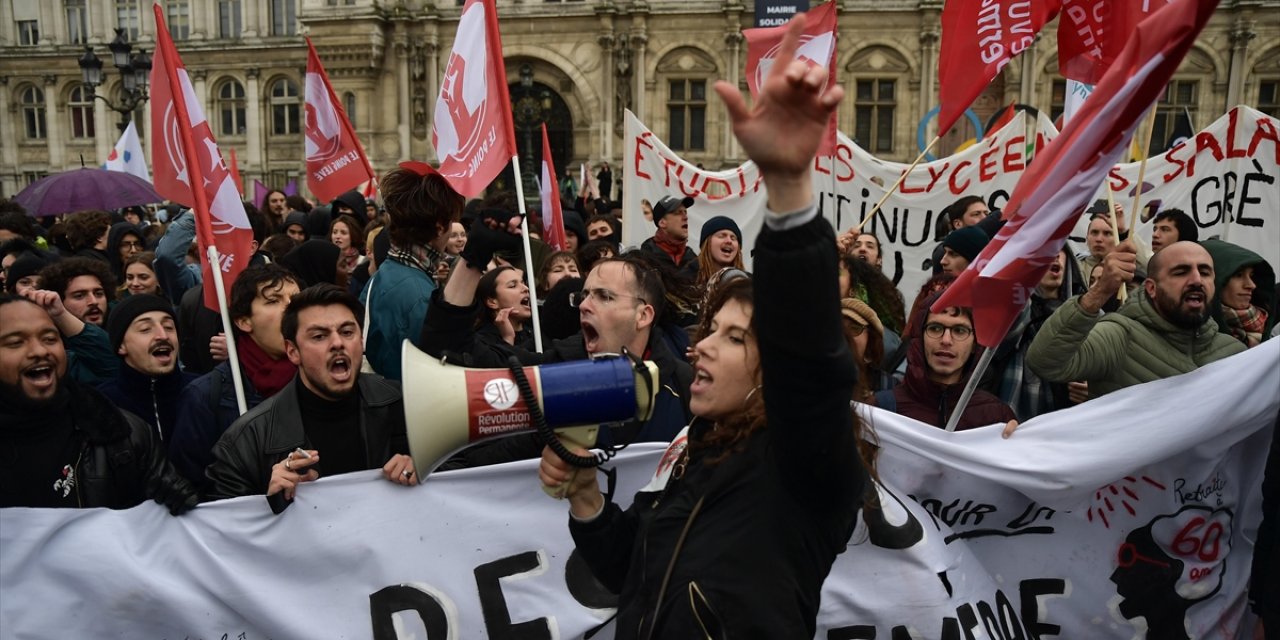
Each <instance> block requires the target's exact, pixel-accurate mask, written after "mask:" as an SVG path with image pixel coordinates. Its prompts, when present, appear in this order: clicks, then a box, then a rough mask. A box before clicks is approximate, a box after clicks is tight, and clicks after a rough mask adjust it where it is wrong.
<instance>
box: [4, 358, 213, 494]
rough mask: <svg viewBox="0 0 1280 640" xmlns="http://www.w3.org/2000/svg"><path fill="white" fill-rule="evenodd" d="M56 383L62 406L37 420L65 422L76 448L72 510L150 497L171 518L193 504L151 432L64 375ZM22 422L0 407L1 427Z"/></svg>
mask: <svg viewBox="0 0 1280 640" xmlns="http://www.w3.org/2000/svg"><path fill="white" fill-rule="evenodd" d="M59 384H61V385H65V387H66V392H67V393H68V394H69V398H68V400H67V402H66V403H65V404H64V405H62V408H51V409H50V410H49V413H48V415H44V416H40V418H41V420H43V421H48V422H54V421H58V420H62V419H69V420H70V421H71V424H72V431H71V434H72V435H71V442H70V443H68V444H72V443H74V444H73V446H74V447H75V448H76V449H78V454H77V455H76V456H75V462H74V465H75V476H74V477H75V478H76V482H75V494H76V504H77V506H79V507H81V508H90V507H107V508H109V509H129V508H132V507H136V506H138V505H139V504H142V502H144V501H146V500H148V499H151V500H155V501H156V502H158V503H160V504H162V505H164V506H166V507H168V508H169V513H172V514H174V515H178V514H180V513H183V512H185V511H188V510H190V509H192V508H193V507H195V506H196V504H197V503H198V502H199V499H198V496H197V494H196V490H195V489H194V488H193V487H192V486H191V484H190V483H188V482H187V481H186V480H185V479H184V478H182V476H180V475H178V473H177V472H176V471H174V469H173V466H172V465H170V464H169V460H168V459H167V458H165V456H164V449H163V447H162V445H161V444H160V442H159V441H158V440H157V439H156V433H155V430H154V429H152V428H151V427H150V426H148V425H147V423H145V422H143V421H142V420H141V419H140V418H138V417H137V416H135V415H133V414H131V413H128V412H126V411H121V410H120V409H117V408H116V407H115V406H114V405H112V404H111V402H110V401H109V400H107V398H106V397H105V396H103V395H102V393H101V392H99V391H98V390H97V389H93V388H91V387H88V386H85V385H82V384H80V383H78V382H75V381H73V380H71V379H70V378H65V377H64V378H63V379H62V380H61V381H60V382H59ZM54 414H59V415H54ZM27 418H30V416H29V415H25V412H23V411H22V410H20V409H18V408H16V407H12V406H9V405H8V404H5V403H0V423H3V424H4V425H5V426H6V427H10V426H16V425H17V424H19V423H20V422H21V421H24V420H26V419H27ZM73 450H74V449H73ZM0 473H2V472H0ZM6 484H7V483H6ZM6 506H21V505H16V504H15V505H6Z"/></svg>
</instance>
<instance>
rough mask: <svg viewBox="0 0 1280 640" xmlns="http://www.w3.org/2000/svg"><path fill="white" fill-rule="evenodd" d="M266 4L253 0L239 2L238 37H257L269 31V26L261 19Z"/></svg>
mask: <svg viewBox="0 0 1280 640" xmlns="http://www.w3.org/2000/svg"><path fill="white" fill-rule="evenodd" d="M266 4H267V3H265V2H256V1H255V0H244V1H242V2H241V3H240V27H241V30H240V37H242V38H257V37H258V36H262V35H266V34H268V33H271V31H270V27H269V26H268V25H267V23H266V20H264V19H263V18H264V14H265V12H266V11H265V10H266Z"/></svg>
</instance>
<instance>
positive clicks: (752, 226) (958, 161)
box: [622, 111, 1057, 301]
mask: <svg viewBox="0 0 1280 640" xmlns="http://www.w3.org/2000/svg"><path fill="white" fill-rule="evenodd" d="M1023 120H1024V119H1023V118H1014V119H1013V120H1012V121H1011V122H1010V123H1009V124H1007V125H1006V126H1004V127H1002V128H1001V129H1000V130H999V131H996V132H994V133H993V134H991V135H989V136H987V137H986V138H984V139H983V140H980V141H978V142H977V143H976V144H974V145H972V146H970V147H968V148H967V149H965V150H963V151H960V152H959V153H956V154H954V155H952V156H950V157H947V158H942V159H940V160H937V161H934V162H929V163H922V164H920V165H917V167H916V168H915V169H914V170H912V172H911V174H910V175H909V176H908V177H907V179H906V180H905V181H904V182H903V183H902V187H901V188H900V189H899V190H898V191H897V192H895V193H894V194H893V195H892V196H891V197H890V198H889V200H888V201H887V202H886V203H885V204H884V207H883V208H881V210H880V211H879V212H877V213H876V215H875V217H874V218H872V219H871V220H870V221H869V222H868V223H867V225H866V227H865V230H866V231H869V232H871V233H874V234H876V236H878V237H879V238H880V242H881V244H882V245H883V256H884V272H885V275H887V276H889V277H890V278H891V279H893V281H894V282H895V283H896V284H897V285H898V288H899V289H901V290H902V291H903V295H904V296H905V297H906V299H907V300H908V301H910V300H911V299H912V298H913V297H914V296H915V293H916V291H918V290H919V288H920V285H921V284H923V283H924V281H925V280H927V279H928V277H929V271H928V268H929V267H928V264H927V263H928V261H929V259H930V255H931V254H932V252H933V248H934V247H935V246H936V245H937V244H938V243H939V242H941V240H942V238H941V237H936V236H935V226H936V222H937V216H938V214H939V213H940V212H941V211H942V209H943V208H944V207H946V206H947V205H949V204H951V203H952V202H955V201H956V200H957V199H959V198H960V197H961V196H964V195H969V194H981V195H983V196H985V197H986V198H987V201H988V203H989V206H991V207H993V208H999V207H1000V206H1001V205H1002V204H1003V203H1004V202H1005V201H1006V200H1008V199H1009V193H1011V192H1012V191H1013V185H1014V184H1016V183H1017V181H1018V177H1019V176H1021V175H1022V170H1023V169H1024V168H1025V166H1026V165H1025V160H1024V154H1025V151H1026V146H1027V145H1026V124H1025V123H1024V121H1023ZM626 127H627V128H626V134H627V138H626V145H627V146H626V151H625V153H626V155H625V156H624V157H623V159H624V162H623V164H624V167H625V169H624V176H625V177H624V180H625V181H626V183H625V193H626V196H627V197H626V199H625V202H623V210H622V220H623V222H622V239H623V244H625V245H627V246H639V245H640V243H641V242H643V241H644V239H645V238H648V237H649V236H651V235H653V233H654V226H653V224H652V223H651V222H649V221H648V220H645V219H644V214H643V213H642V212H641V208H640V201H641V200H642V199H643V200H648V201H649V202H650V203H651V204H652V203H654V202H657V201H658V200H659V199H661V198H662V197H663V196H667V195H677V196H689V197H692V198H693V199H694V201H695V202H694V206H692V207H689V232H690V236H689V246H690V247H692V248H694V250H695V251H696V250H697V249H698V247H699V246H700V243H701V239H700V238H699V237H698V233H699V230H700V229H701V228H702V223H704V222H706V221H707V220H708V219H710V218H712V217H713V216H718V215H723V216H728V217H730V218H732V219H734V220H735V221H736V222H737V223H738V226H739V227H740V228H741V229H742V234H743V238H742V246H743V248H744V252H743V254H744V255H743V259H744V260H745V261H746V262H747V268H748V269H750V267H751V264H750V263H751V261H750V252H751V248H752V247H754V246H755V238H756V234H758V233H759V232H760V225H761V224H762V220H763V218H762V216H763V213H764V208H763V207H764V202H765V198H766V194H765V190H764V183H763V182H762V181H761V180H760V172H759V171H758V170H757V169H756V167H755V165H754V164H753V163H751V162H747V163H745V164H743V165H741V166H739V167H736V168H733V169H728V170H725V171H705V170H702V169H699V168H698V167H697V166H695V165H693V164H691V163H689V162H686V161H685V160H684V159H682V158H681V157H680V156H679V155H677V154H676V153H675V152H674V151H672V150H671V149H670V148H669V147H667V145H666V144H665V143H664V142H662V140H660V139H659V138H658V137H657V135H656V134H655V133H654V132H653V131H650V130H649V129H648V128H646V127H645V126H644V124H643V123H641V122H640V120H639V119H638V118H636V116H635V114H633V113H631V112H630V111H628V112H627V120H626ZM1056 133H1057V130H1055V129H1054V128H1053V125H1052V123H1050V122H1049V120H1048V118H1047V117H1044V116H1041V118H1040V122H1039V124H1038V126H1037V134H1036V140H1037V143H1036V146H1037V148H1039V147H1043V146H1044V145H1045V144H1047V143H1048V141H1049V140H1051V139H1052V137H1053V135H1055V134H1056ZM908 166H909V165H907V164H901V163H897V162H886V161H883V160H880V159H878V158H876V157H875V156H873V155H871V154H870V153H868V152H866V151H864V150H863V149H862V148H860V147H858V146H857V145H856V144H854V143H853V141H852V140H850V139H849V138H847V137H845V136H844V134H843V133H841V134H839V136H838V139H837V147H836V155H835V157H834V162H833V160H832V158H818V159H817V160H816V161H815V165H814V188H815V189H816V192H815V193H816V195H817V197H818V199H819V206H820V207H821V208H822V215H823V216H824V217H825V218H826V219H827V220H829V221H830V222H831V223H832V225H833V226H835V228H836V230H837V231H843V230H844V229H847V228H849V227H852V226H854V225H856V224H858V222H859V221H860V220H862V217H863V216H865V215H866V213H867V211H868V210H870V208H871V207H872V206H874V205H875V203H876V201H877V200H879V199H880V196H881V195H883V194H884V192H885V189H887V188H888V187H889V186H890V185H892V184H893V183H894V182H896V181H897V179H898V176H900V175H902V172H903V171H905V170H906V169H907V167H908ZM833 169H834V171H835V181H834V182H835V183H836V185H837V187H836V189H837V191H836V192H835V193H834V194H833V193H832V191H831V186H832V182H833V181H832V179H831V177H832V176H831V172H832V170H833Z"/></svg>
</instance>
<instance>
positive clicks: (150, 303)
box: [107, 293, 173, 351]
mask: <svg viewBox="0 0 1280 640" xmlns="http://www.w3.org/2000/svg"><path fill="white" fill-rule="evenodd" d="M152 311H163V312H165V313H167V314H169V317H173V305H171V304H169V301H168V300H165V299H164V298H161V297H160V296H156V295H152V294H149V293H140V294H138V295H134V296H129V297H127V298H125V299H124V300H121V301H120V303H119V304H117V305H116V306H114V307H112V308H111V313H110V314H108V315H107V335H108V336H109V337H110V338H111V350H112V351H119V350H120V343H121V342H124V334H125V333H126V332H128V331H129V325H131V324H133V321H134V320H137V319H138V316H140V315H142V314H144V313H150V312H152Z"/></svg>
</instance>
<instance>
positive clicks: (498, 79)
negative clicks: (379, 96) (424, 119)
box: [431, 0, 516, 198]
mask: <svg viewBox="0 0 1280 640" xmlns="http://www.w3.org/2000/svg"><path fill="white" fill-rule="evenodd" d="M442 77H443V79H442V80H441V82H440V96H439V97H437V98H436V109H435V124H434V125H433V126H432V127H431V143H432V144H433V145H435V148H436V157H437V158H438V159H439V160H440V169H439V171H440V175H443V176H444V177H445V179H446V180H448V181H449V184H450V185H452V186H453V190H454V191H457V192H458V193H460V194H462V195H463V196H465V197H468V198H472V197H475V196H478V195H480V193H482V192H483V191H484V189H485V187H487V186H489V183H490V182H492V181H493V179H494V178H495V177H497V175H498V174H499V173H501V172H502V170H503V169H504V168H506V166H507V163H508V162H510V161H511V158H512V157H514V156H515V154H516V143H515V139H516V137H515V127H514V125H513V124H512V121H511V97H510V96H509V95H508V93H507V71H506V66H505V65H504V64H503V62H502V37H501V36H500V34H499V33H498V9H497V7H496V6H495V4H494V0H467V3H466V4H465V5H464V6H463V7H462V18H461V19H460V20H459V21H458V34H457V36H456V37H455V38H454V40H453V51H451V52H450V53H449V63H448V65H447V66H445V69H444V75H443V76H442Z"/></svg>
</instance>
